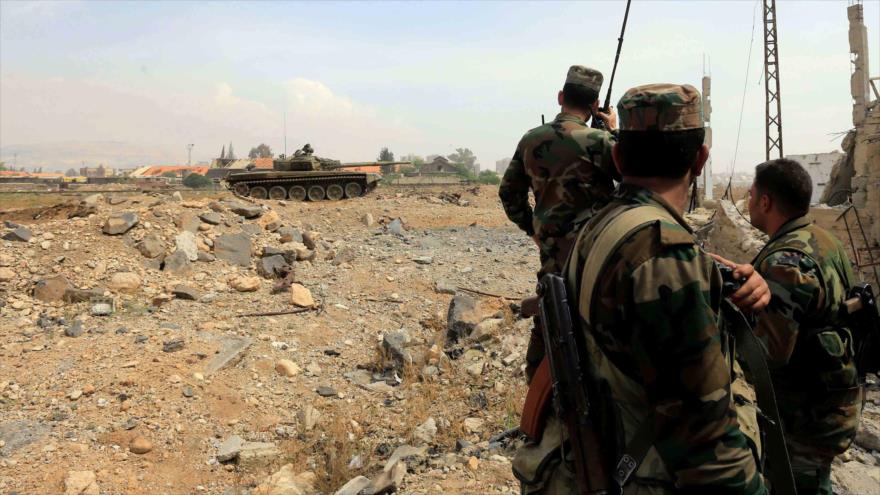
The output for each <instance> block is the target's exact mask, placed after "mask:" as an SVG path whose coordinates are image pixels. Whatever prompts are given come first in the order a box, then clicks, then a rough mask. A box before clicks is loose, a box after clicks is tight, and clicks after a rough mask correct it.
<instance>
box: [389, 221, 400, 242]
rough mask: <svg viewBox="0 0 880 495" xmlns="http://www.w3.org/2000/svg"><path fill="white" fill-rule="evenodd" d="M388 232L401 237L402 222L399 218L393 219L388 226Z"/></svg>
mask: <svg viewBox="0 0 880 495" xmlns="http://www.w3.org/2000/svg"><path fill="white" fill-rule="evenodd" d="M388 232H390V233H392V234H394V235H396V236H400V237H403V221H401V220H400V219H399V218H395V219H394V220H392V221H391V223H389V224H388Z"/></svg>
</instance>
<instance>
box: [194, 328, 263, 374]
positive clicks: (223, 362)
mask: <svg viewBox="0 0 880 495" xmlns="http://www.w3.org/2000/svg"><path fill="white" fill-rule="evenodd" d="M251 343H253V341H252V340H251V339H249V338H246V337H243V338H230V339H226V340H225V341H223V345H222V347H221V349H220V352H219V353H218V354H217V355H216V356H214V358H213V359H212V360H211V362H209V363H208V365H207V366H205V372H204V374H206V375H211V374H213V373H216V372H217V371H220V370H221V369H223V368H225V367H227V366H230V365H232V364H233V363H235V362H237V361H238V360H240V359H241V358H242V357H243V356H244V351H245V350H247V348H248V347H250V345H251Z"/></svg>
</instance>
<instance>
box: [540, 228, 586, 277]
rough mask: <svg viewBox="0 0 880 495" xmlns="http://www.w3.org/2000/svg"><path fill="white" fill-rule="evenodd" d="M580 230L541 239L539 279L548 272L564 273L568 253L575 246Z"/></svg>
mask: <svg viewBox="0 0 880 495" xmlns="http://www.w3.org/2000/svg"><path fill="white" fill-rule="evenodd" d="M578 232H579V230H574V231H572V232H569V233H568V234H566V235H564V236H561V237H545V238H544V239H541V241H540V246H539V249H540V253H541V270H540V271H538V280H540V279H541V277H542V276H543V275H544V274H547V273H562V268H563V267H564V266H565V262H566V260H568V253H569V252H570V251H571V249H572V248H573V247H574V243H575V241H576V240H577V235H578Z"/></svg>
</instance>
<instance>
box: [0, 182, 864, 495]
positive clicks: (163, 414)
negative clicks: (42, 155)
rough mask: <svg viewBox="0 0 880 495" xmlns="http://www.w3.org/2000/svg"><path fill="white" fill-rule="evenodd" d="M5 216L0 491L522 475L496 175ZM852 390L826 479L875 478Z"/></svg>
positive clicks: (307, 487) (512, 242) (452, 484)
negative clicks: (410, 187) (320, 193)
mask: <svg viewBox="0 0 880 495" xmlns="http://www.w3.org/2000/svg"><path fill="white" fill-rule="evenodd" d="M426 194H427V196H426ZM425 197H434V198H446V197H448V198H454V201H450V200H443V199H441V200H440V202H439V203H438V202H435V201H431V200H428V201H426V200H425ZM462 198H466V199H462ZM462 201H466V202H467V205H468V209H467V210H466V212H467V214H463V213H462V212H463V211H465V210H462V208H461V206H462V205H461V202H462ZM35 217H36V218H35ZM0 220H6V222H5V223H4V225H3V227H2V228H0V237H2V239H0V492H2V493H22V494H23V493H65V494H98V493H123V492H124V493H133V494H136V493H211V494H223V495H232V494H236V495H237V494H242V495H243V494H281V493H283V494H319V493H320V494H324V493H336V494H349V495H355V494H377V493H392V492H395V491H397V492H402V493H443V492H449V493H484V492H493V493H515V492H517V491H518V483H517V482H516V481H515V479H514V478H513V476H512V474H511V471H510V459H511V458H512V455H513V451H514V449H515V448H516V446H517V445H518V442H521V441H522V440H521V439H520V438H519V437H518V436H517V435H516V434H512V433H511V431H510V430H511V429H512V428H514V427H515V426H517V425H518V421H519V410H520V407H521V405H522V401H523V398H524V394H525V385H524V376H523V356H524V353H525V347H526V343H527V339H528V336H529V332H530V328H531V321H530V320H525V319H520V318H518V317H517V315H516V311H515V310H516V307H515V303H517V302H518V301H519V299H521V298H523V297H525V296H527V295H529V294H530V292H531V291H533V290H534V271H535V269H536V266H537V261H536V254H535V252H534V245H533V243H532V242H531V240H530V239H528V238H527V237H525V236H524V235H522V233H520V232H519V231H518V230H516V229H515V227H513V226H512V225H510V224H509V223H508V222H507V220H506V218H504V215H503V212H502V211H501V209H500V206H499V205H498V202H497V189H496V188H491V187H484V188H481V189H475V190H461V191H454V192H445V191H425V190H419V191H416V192H400V193H395V194H385V195H373V196H368V197H364V198H358V199H355V200H348V201H345V202H340V203H330V202H323V203H308V202H307V203H286V202H283V201H280V202H279V201H261V202H255V203H250V202H243V201H242V200H240V199H234V198H233V196H232V195H231V194H217V195H210V196H189V195H184V196H180V197H177V198H174V197H171V196H164V195H147V194H125V195H123V194H116V193H114V195H113V196H106V197H105V196H102V195H100V194H95V195H92V196H88V197H86V198H83V200H82V201H78V202H75V203H67V204H64V205H62V206H59V207H50V208H46V209H43V210H41V211H37V212H30V211H29V212H28V215H23V214H21V212H16V211H14V210H12V209H11V210H9V211H0ZM868 403H869V406H868V409H867V412H866V424H867V425H868V426H866V428H865V429H864V431H863V433H860V438H859V439H858V440H857V441H856V444H857V445H858V447H856V448H854V449H853V450H852V451H851V452H850V453H849V454H848V455H847V456H846V457H845V458H844V459H841V461H840V462H839V463H838V464H837V465H836V466H835V480H836V482H837V483H839V484H840V486H841V487H843V488H842V489H841V493H846V492H845V491H843V489H846V487H858V485H857V483H858V482H860V481H861V482H864V480H866V479H869V480H873V479H876V478H878V476H880V475H878V474H877V472H876V471H877V470H878V469H880V468H878V467H877V465H878V464H880V456H878V454H877V449H878V448H880V445H878V443H880V440H878V438H880V437H878V431H880V428H878V427H877V426H878V423H880V421H878V420H880V391H878V389H877V387H876V385H874V386H873V388H872V389H871V391H869V396H868ZM872 470H873V471H872ZM865 473H867V475H866V474H865ZM866 476H867V478H866ZM850 493H864V492H859V491H858V490H857V489H856V488H853V489H852V490H851V491H850Z"/></svg>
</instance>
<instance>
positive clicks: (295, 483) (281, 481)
mask: <svg viewBox="0 0 880 495" xmlns="http://www.w3.org/2000/svg"><path fill="white" fill-rule="evenodd" d="M316 479H317V477H316V476H315V473H312V472H309V471H305V472H302V473H299V474H295V471H294V470H293V464H287V465H285V466H284V467H282V468H281V469H279V470H278V472H277V473H275V474H273V475H272V476H269V477H268V478H266V479H265V480H264V481H263V482H262V483H260V484H259V485H257V487H256V488H254V491H253V492H251V495H313V494H315V493H317V492H316V491H315V487H314V485H315V480H316Z"/></svg>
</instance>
